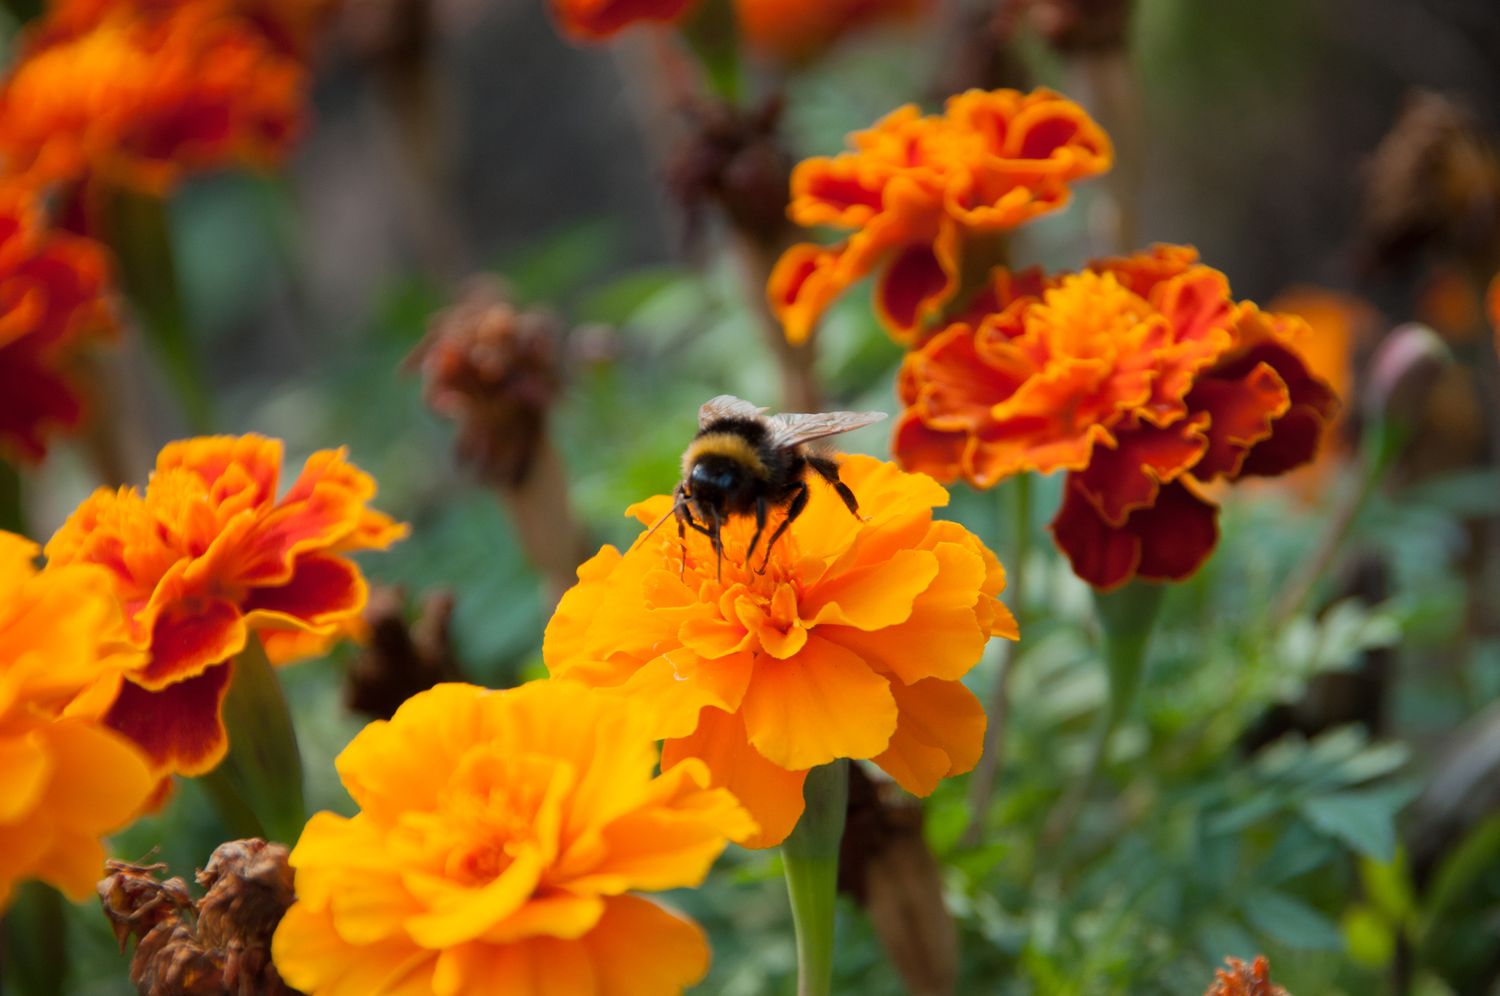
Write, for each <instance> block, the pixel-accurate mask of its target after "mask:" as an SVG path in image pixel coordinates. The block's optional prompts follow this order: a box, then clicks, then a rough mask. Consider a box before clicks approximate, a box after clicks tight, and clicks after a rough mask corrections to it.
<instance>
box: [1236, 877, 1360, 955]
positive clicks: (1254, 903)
mask: <svg viewBox="0 0 1500 996" xmlns="http://www.w3.org/2000/svg"><path fill="white" fill-rule="evenodd" d="M1240 910H1241V912H1243V913H1244V915H1245V919H1246V920H1247V921H1248V922H1249V923H1250V925H1251V926H1253V927H1254V928H1255V929H1256V930H1259V931H1260V932H1261V933H1263V934H1265V935H1266V936H1267V937H1268V938H1270V939H1271V940H1273V941H1275V942H1277V943H1278V944H1284V945H1286V946H1287V947H1289V948H1297V949H1299V950H1303V951H1334V950H1339V949H1341V948H1342V947H1343V946H1344V935H1343V934H1341V933H1340V932H1339V929H1338V927H1337V926H1335V925H1334V923H1333V921H1332V920H1330V919H1328V917H1326V916H1324V915H1323V914H1322V913H1319V912H1318V911H1317V910H1315V909H1313V908H1312V907H1311V906H1309V905H1307V904H1306V903H1304V902H1303V901H1302V900H1300V899H1297V898H1294V897H1292V896H1289V895H1287V894H1286V893H1283V892H1271V891H1261V892H1252V893H1250V894H1249V895H1247V896H1246V897H1245V899H1244V902H1243V903H1241V905H1240Z"/></svg>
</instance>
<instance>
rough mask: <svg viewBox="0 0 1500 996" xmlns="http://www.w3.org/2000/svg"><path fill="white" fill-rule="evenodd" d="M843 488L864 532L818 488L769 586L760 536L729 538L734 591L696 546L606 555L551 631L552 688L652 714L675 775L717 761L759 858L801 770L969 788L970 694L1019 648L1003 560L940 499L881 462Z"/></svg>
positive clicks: (973, 711)
mask: <svg viewBox="0 0 1500 996" xmlns="http://www.w3.org/2000/svg"><path fill="white" fill-rule="evenodd" d="M841 473H842V476H843V479H844V480H845V481H846V482H847V483H848V485H849V487H850V488H852V489H853V490H854V493H855V494H856V495H858V496H859V502H860V508H861V511H862V512H863V513H864V514H865V515H867V516H868V519H867V520H861V519H857V518H855V517H854V516H852V515H850V514H849V511H848V509H847V508H845V507H844V505H843V503H842V502H841V501H840V500H839V499H838V497H837V496H836V495H835V494H834V493H833V492H832V490H830V489H827V488H823V487H821V486H816V485H815V486H814V488H813V491H812V499H811V501H810V502H809V504H808V506H807V510H806V511H805V512H804V513H803V514H802V515H801V516H800V517H799V518H798V519H797V520H796V521H795V522H794V523H793V524H792V527H791V529H790V530H789V531H788V532H787V534H786V535H785V536H784V537H783V538H782V539H781V540H780V541H779V542H778V543H777V544H776V546H775V547H774V548H773V550H772V554H771V557H770V561H769V565H768V566H767V569H766V570H765V571H764V572H761V571H759V570H758V569H757V568H758V567H759V564H756V565H753V566H750V565H746V564H745V563H744V562H743V561H744V553H745V548H746V546H747V545H748V543H749V540H750V534H751V531H752V530H753V529H754V523H753V522H751V521H749V520H748V519H746V520H743V521H742V520H734V521H731V522H729V523H727V524H725V525H724V528H723V538H724V558H723V564H722V570H723V577H722V580H720V579H719V576H718V571H719V563H718V558H716V556H715V555H714V551H713V549H712V547H711V546H710V544H709V541H708V540H707V539H706V538H705V537H702V536H699V535H697V534H696V533H690V534H689V535H688V536H687V537H686V540H685V541H684V542H685V547H683V546H680V545H679V541H678V538H677V536H676V535H675V534H674V533H671V532H670V531H669V530H665V529H663V530H658V531H657V533H656V534H654V535H652V536H650V537H648V538H646V539H644V540H641V541H638V542H637V544H636V545H635V546H634V547H632V548H631V549H630V550H628V551H626V552H625V553H623V554H622V553H620V552H619V551H617V550H616V549H614V548H613V547H605V548H604V549H603V550H602V551H600V552H599V554H598V555H597V556H595V557H594V558H593V559H592V560H590V561H588V562H587V563H586V564H584V565H583V566H582V567H580V568H579V570H578V576H579V582H578V584H577V586H576V587H574V588H573V589H571V590H570V591H569V592H568V593H567V594H566V595H565V596H564V597H563V599H562V602H561V604H560V605H559V606H558V609H557V613H556V614H555V615H554V616H553V618H552V621H551V623H550V624H549V625H548V627H547V635H546V641H545V644H544V648H543V649H544V654H545V657H546V661H547V666H548V668H549V670H550V671H551V672H552V674H553V676H554V677H555V678H556V679H557V680H561V681H575V682H582V683H584V684H588V685H592V686H596V687H605V688H611V689H614V690H615V691H616V692H617V693H618V694H620V695H622V696H624V697H625V698H626V699H627V705H626V708H627V709H628V710H630V711H632V712H639V713H641V714H643V715H648V716H650V717H652V718H653V721H654V724H655V727H654V732H655V734H656V735H657V736H659V737H663V738H665V739H666V746H665V747H664V748H663V751H662V764H663V766H664V767H670V766H671V765H674V764H677V763H681V762H684V761H686V760H688V759H695V758H696V759H698V760H701V761H702V762H703V763H705V764H707V765H708V769H709V771H710V772H711V773H712V776H713V784H715V785H722V786H725V787H727V788H728V789H729V790H730V791H731V792H733V793H734V794H735V796H736V797H738V798H739V799H740V801H741V802H743V803H744V804H745V806H746V807H747V808H748V809H749V810H750V813H751V815H752V816H753V817H755V819H756V821H757V822H758V823H759V824H760V832H759V833H757V834H756V835H755V836H754V837H753V838H751V839H750V840H748V841H746V843H748V844H749V845H751V846H757V847H768V846H771V845H773V844H776V843H779V842H780V841H781V840H782V839H784V838H785V837H786V835H787V834H788V833H789V832H790V831H791V829H792V827H793V826H794V825H795V824H796V822H797V820H798V818H799V817H800V815H801V813H802V808H803V800H802V783H803V781H804V779H805V778H806V775H807V771H808V769H810V768H813V767H815V766H817V765H821V764H827V763H829V762H830V761H833V760H835V759H837V758H869V759H872V760H874V762H875V763H876V764H878V765H880V766H881V767H882V768H884V769H885V770H886V771H887V772H889V773H890V774H891V776H892V777H894V778H895V779H896V780H897V781H898V782H900V783H901V785H902V786H904V787H905V788H907V789H908V790H910V791H912V792H915V793H917V794H919V795H926V794H928V793H929V792H931V791H932V790H933V789H934V788H935V787H936V786H937V784H938V782H939V781H941V780H942V779H943V778H945V777H947V776H949V775H956V774H961V773H962V772H965V771H968V770H969V769H970V768H971V767H973V765H974V763H975V762H976V761H977V760H978V758H979V753H980V751H981V749H982V743H983V739H984V726H985V716H984V710H983V709H982V708H981V706H980V704H979V702H978V700H977V699H976V698H975V697H974V695H973V694H972V693H971V692H970V691H969V690H968V689H966V688H965V687H964V686H963V684H962V683H961V681H960V679H961V678H962V677H963V676H964V675H965V674H966V673H968V671H969V670H970V669H971V668H972V667H973V666H974V665H975V663H977V662H978V660H979V657H980V655H981V654H982V653H983V651H984V647H985V644H986V643H987V642H988V641H989V639H990V637H991V636H992V635H996V636H1004V637H1007V638H1010V639H1015V638H1016V636H1017V632H1016V624H1015V620H1014V619H1013V618H1012V616H1011V614H1010V612H1009V610H1007V609H1006V608H1005V606H1004V605H1002V604H1001V603H1000V602H999V601H998V600H997V598H996V596H997V595H999V594H1000V592H1001V590H1002V589H1003V588H1004V587H1005V571H1004V570H1003V569H1002V568H1001V566H1000V563H999V562H998V561H997V560H996V559H995V557H994V555H993V554H991V553H990V551H989V550H988V549H986V548H985V546H984V544H983V543H981V542H980V541H979V540H978V539H977V538H976V537H975V536H974V535H973V534H972V533H970V532H968V530H966V529H964V528H963V527H962V526H960V525H958V524H957V523H954V522H943V521H937V520H934V518H933V515H932V510H933V508H935V507H938V506H941V505H944V504H946V503H947V501H948V493H947V492H946V491H945V490H944V489H943V488H942V487H941V486H939V485H938V484H937V483H936V482H934V481H933V480H932V479H931V478H929V477H926V476H925V475H920V474H907V473H903V472H902V471H900V470H899V469H897V468H896V467H895V466H894V465H892V464H889V463H882V462H880V461H877V460H873V459H871V458H869V457H859V456H850V457H847V458H845V459H844V460H843V462H842V464H841ZM670 507H671V499H670V498H668V497H666V496H658V497H656V498H653V499H651V500H649V501H645V502H642V503H640V504H639V505H636V506H634V507H633V508H632V509H631V510H630V514H631V515H634V516H635V517H636V518H637V519H639V520H640V521H641V522H642V523H644V524H650V523H653V522H656V521H657V520H658V519H659V518H660V517H661V516H662V515H663V514H664V513H665V512H666V511H667V510H668V509H669V508H670ZM684 549H685V551H686V556H685V558H684V556H683V552H682V551H683V550H684Z"/></svg>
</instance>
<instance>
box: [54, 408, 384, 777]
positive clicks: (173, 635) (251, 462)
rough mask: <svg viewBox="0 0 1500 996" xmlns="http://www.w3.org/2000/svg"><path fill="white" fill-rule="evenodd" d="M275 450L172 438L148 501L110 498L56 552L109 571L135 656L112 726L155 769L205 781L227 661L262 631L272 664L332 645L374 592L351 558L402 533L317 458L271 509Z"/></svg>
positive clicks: (366, 483) (60, 536) (60, 559)
mask: <svg viewBox="0 0 1500 996" xmlns="http://www.w3.org/2000/svg"><path fill="white" fill-rule="evenodd" d="M280 473H281V443H279V442H278V441H276V440H274V439H267V438H264V437H262V436H254V435H250V436H240V437H233V436H212V437H205V438H200V439H190V440H186V441H183V442H178V443H172V444H169V445H168V446H167V447H165V448H164V449H163V450H162V451H161V454H160V455H159V456H158V457H157V460H156V470H155V472H154V473H153V474H152V475H151V480H150V482H149V483H148V484H147V486H146V490H145V493H144V494H142V493H140V492H138V491H136V489H134V488H121V489H120V490H119V491H110V490H108V489H101V490H99V491H96V492H95V493H94V494H93V495H92V496H91V497H90V498H88V499H87V500H85V501H84V503H83V504H82V505H80V506H79V507H78V509H77V510H76V511H74V513H73V514H72V515H71V516H70V517H69V518H68V521H67V522H65V523H64V524H63V526H62V528H61V529H59V530H58V531H57V533H56V535H54V536H53V537H52V539H51V541H50V542H48V544H47V548H46V554H47V558H48V561H49V562H50V563H52V564H69V563H93V564H100V565H103V566H105V567H108V568H109V569H110V570H111V572H112V575H113V577H114V579H115V584H116V588H117V592H118V594H119V597H120V600H121V602H122V603H123V604H124V606H125V611H126V614H127V616H128V617H129V623H130V627H131V637H132V639H133V641H134V642H135V643H136V645H138V646H140V647H142V648H145V649H149V651H150V656H149V658H148V660H147V661H146V663H145V664H144V666H143V667H141V668H140V669H138V670H136V671H134V672H132V673H131V674H130V675H128V676H127V679H126V681H125V683H124V685H123V686H122V687H121V689H120V693H119V696H118V698H116V700H115V702H114V705H113V707H112V708H111V709H110V711H109V714H108V716H107V717H106V722H107V723H108V724H109V725H110V726H111V727H113V728H114V729H116V730H119V731H120V732H122V733H124V734H125V735H126V736H128V737H130V738H131V739H133V740H135V741H136V742H137V743H138V744H140V745H141V747H142V748H144V749H145V751H146V753H147V754H148V755H149V756H150V757H151V759H152V760H153V762H155V764H156V765H157V766H158V768H159V769H161V770H164V771H175V772H180V773H183V774H188V775H193V774H202V773H203V772H205V771H208V770H210V769H211V768H213V767H214V765H216V764H217V763H218V762H219V760H220V759H221V758H222V757H223V756H224V752H225V750H226V749H227V747H228V741H227V739H226V736H225V732H224V726H223V721H222V719H221V718H220V716H219V706H220V704H221V703H222V702H223V699H224V694H225V692H226V691H227V690H228V688H229V681H230V677H231V672H232V667H233V665H232V663H231V659H232V658H233V657H234V656H235V655H236V654H238V653H239V652H240V651H242V650H244V648H245V644H246V642H247V641H248V640H249V639H250V638H251V636H250V634H251V632H252V631H255V632H256V633H258V635H259V637H260V639H261V640H262V642H263V643H264V644H265V647H266V651H267V653H268V654H269V655H270V656H271V658H272V660H275V661H286V660H289V659H291V658H294V657H299V656H307V655H308V654H311V653H317V652H320V651H321V650H323V649H325V648H326V647H327V646H328V645H329V644H331V643H332V642H333V641H334V640H336V639H338V638H339V637H340V636H341V635H344V634H346V633H347V632H348V631H349V629H350V628H351V627H352V626H353V625H355V624H356V623H357V620H358V618H359V614H360V612H361V611H362V610H363V609H364V606H365V600H366V595H367V591H366V587H365V580H364V577H363V575H362V574H361V573H360V570H359V568H358V567H356V566H355V565H354V563H353V562H352V561H350V560H349V559H348V557H347V556H345V554H347V553H350V552H352V551H355V550H369V549H383V548H385V547H387V546H389V545H390V544H391V543H392V542H394V541H395V540H397V539H399V538H400V537H401V536H402V535H404V534H405V527H404V526H401V525H399V524H397V523H396V522H394V521H393V520H392V519H391V518H390V517H388V516H386V515H383V514H382V513H380V512H376V511H373V510H372V509H370V508H368V507H367V506H366V503H367V502H368V501H369V500H370V499H371V498H372V497H374V494H375V482H374V481H373V480H371V479H370V477H369V475H367V474H365V473H363V472H362V471H360V470H358V469H357V468H355V467H354V466H352V465H351V464H349V463H348V462H347V461H346V460H345V459H344V456H343V453H342V452H340V451H335V450H320V451H319V452H317V453H314V454H313V455H312V456H311V457H309V458H308V460H307V463H306V465H305V466H304V467H303V469H302V473H301V475H299V476H298V478H297V479H296V480H295V481H294V482H292V486H291V488H290V489H289V490H288V491H287V493H286V494H285V495H283V496H281V497H280V498H279V499H278V498H277V481H278V478H279V476H280Z"/></svg>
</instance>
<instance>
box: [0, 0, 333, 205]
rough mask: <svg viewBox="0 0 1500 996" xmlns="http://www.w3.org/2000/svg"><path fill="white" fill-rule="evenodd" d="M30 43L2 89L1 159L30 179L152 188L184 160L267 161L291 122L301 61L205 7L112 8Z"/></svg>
mask: <svg viewBox="0 0 1500 996" xmlns="http://www.w3.org/2000/svg"><path fill="white" fill-rule="evenodd" d="M31 42H32V43H31V44H29V45H27V46H26V48H25V49H24V54H23V58H22V59H21V61H20V63H19V64H18V65H17V66H16V68H15V70H14V71H13V72H12V74H11V76H10V78H9V79H8V80H7V81H6V82H5V84H4V86H3V88H0V161H3V162H4V164H5V166H6V168H7V169H8V170H9V171H10V172H11V173H13V174H16V175H19V176H23V177H25V178H26V179H27V180H28V181H29V182H32V183H35V184H47V183H54V182H67V181H74V180H78V179H80V178H82V177H83V176H85V175H87V176H90V177H96V178H99V179H102V180H104V181H106V182H108V183H111V184H115V185H119V186H126V187H131V188H134V189H138V190H142V191H144V192H146V193H150V194H157V195H159V194H163V193H165V192H166V191H168V190H170V189H171V187H172V186H173V185H174V184H175V183H176V182H177V180H178V179H179V177H180V176H181V175H182V173H183V172H184V171H187V170H206V169H216V168H222V167H226V166H230V165H246V166H251V167H257V168H265V167H270V166H273V165H275V164H276V163H277V162H278V161H279V160H280V159H281V156H282V155H283V153H284V152H285V151H286V149H287V146H288V144H289V142H290V140H291V138H292V137H293V135H294V134H295V133H296V131H297V130H298V127H299V125H300V120H301V116H302V93H303V89H304V87H305V83H306V73H305V70H304V68H303V67H302V65H301V64H300V63H299V62H298V61H297V60H295V59H293V58H291V57H289V56H287V55H286V54H284V53H282V52H279V51H277V50H276V48H275V46H274V45H273V44H272V43H271V42H270V41H269V40H267V39H266V37H265V36H264V35H263V34H262V33H261V32H260V31H258V30H257V29H255V28H254V27H253V26H252V25H250V24H249V23H248V22H245V21H243V20H241V19H238V18H234V17H228V16H224V15H223V14H222V13H221V12H220V11H218V10H217V9H216V8H215V7H214V6H213V5H187V4H183V5H179V6H177V7H175V8H173V9H172V10H171V11H170V12H169V13H168V14H166V15H165V16H153V17H147V16H142V15H138V14H137V13H135V12H133V11H131V10H129V9H126V8H123V7H121V8H119V9H118V10H117V11H116V12H115V13H114V14H112V15H111V16H110V17H108V18H106V19H105V20H103V21H101V22H100V23H99V24H98V25H97V26H95V27H93V28H92V29H91V30H89V31H87V32H85V33H83V34H76V35H74V34H69V33H68V32H67V31H64V30H51V29H49V25H47V24H46V23H43V24H41V25H40V26H39V27H38V29H37V30H36V32H35V34H34V35H33V37H32V39H31Z"/></svg>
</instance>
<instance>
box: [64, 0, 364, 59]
mask: <svg viewBox="0 0 1500 996" xmlns="http://www.w3.org/2000/svg"><path fill="white" fill-rule="evenodd" d="M342 2H343V0H50V2H49V3H48V5H47V22H46V32H47V36H48V37H49V38H53V39H56V38H59V37H63V36H75V35H80V34H84V33H86V32H89V31H92V30H93V29H95V28H97V27H98V26H99V25H100V24H103V23H104V22H106V21H108V20H110V19H111V18H112V17H117V16H120V15H122V14H123V15H125V16H130V17H143V18H149V19H162V18H167V17H170V16H172V14H173V13H174V12H176V11H178V10H180V9H181V8H184V7H194V8H197V9H198V10H200V11H209V12H212V13H215V14H217V15H218V16H220V17H233V18H241V19H243V20H244V21H245V22H247V23H248V24H249V25H251V26H253V27H254V28H255V29H256V30H257V31H259V32H260V33H261V34H262V35H264V36H265V38H266V39H267V40H269V41H270V42H271V43H272V44H273V46H274V47H275V48H276V49H277V50H278V51H282V52H285V53H287V54H289V55H293V56H296V57H298V58H299V59H303V60H306V59H307V58H309V57H310V56H311V55H312V50H313V48H314V47H315V45H316V43H317V41H318V39H319V37H320V36H321V35H322V33H323V31H324V29H325V28H326V27H327V25H328V22H329V21H330V20H331V19H332V18H333V16H334V14H335V13H337V11H338V8H339V7H340V6H341V5H342Z"/></svg>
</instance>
